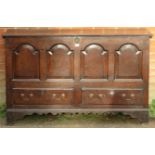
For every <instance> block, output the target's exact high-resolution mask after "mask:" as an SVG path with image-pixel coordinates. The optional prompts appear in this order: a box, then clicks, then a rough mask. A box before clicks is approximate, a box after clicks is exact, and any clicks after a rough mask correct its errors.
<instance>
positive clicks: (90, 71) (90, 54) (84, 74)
mask: <svg viewBox="0 0 155 155" xmlns="http://www.w3.org/2000/svg"><path fill="white" fill-rule="evenodd" d="M107 71H108V52H107V51H106V50H105V49H104V48H103V47H102V46H101V45H99V44H96V43H94V44H90V45H87V46H86V47H85V48H84V50H83V51H81V78H88V79H102V78H107Z"/></svg>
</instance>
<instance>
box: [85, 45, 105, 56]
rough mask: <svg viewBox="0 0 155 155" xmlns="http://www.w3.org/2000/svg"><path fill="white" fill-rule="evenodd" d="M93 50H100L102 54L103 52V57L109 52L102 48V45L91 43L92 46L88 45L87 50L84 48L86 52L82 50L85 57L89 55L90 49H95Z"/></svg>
mask: <svg viewBox="0 0 155 155" xmlns="http://www.w3.org/2000/svg"><path fill="white" fill-rule="evenodd" d="M93 48H98V49H99V50H100V52H101V55H104V54H106V53H107V50H106V49H105V48H104V47H103V46H102V45H100V44H98V43H93V44H92V43H91V44H88V45H87V46H86V47H85V48H84V50H82V53H83V54H84V55H87V54H88V53H87V51H88V50H89V49H93Z"/></svg>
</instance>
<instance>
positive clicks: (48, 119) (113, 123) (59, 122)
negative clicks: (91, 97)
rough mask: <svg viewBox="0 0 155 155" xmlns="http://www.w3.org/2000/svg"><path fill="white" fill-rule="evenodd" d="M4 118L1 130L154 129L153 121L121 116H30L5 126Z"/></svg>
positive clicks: (0, 122)
mask: <svg viewBox="0 0 155 155" xmlns="http://www.w3.org/2000/svg"><path fill="white" fill-rule="evenodd" d="M5 120H6V119H5V117H1V118H0V127H1V128H154V127H155V119H150V121H149V122H148V123H140V122H138V120H136V119H132V118H130V117H129V116H124V115H122V114H117V115H105V114H102V115H101V114H100V115H99V114H96V115H95V114H90V115H84V114H83V115H82V114H80V115H69V114H64V115H57V116H52V115H43V116H39V115H32V116H26V117H25V118H24V119H21V120H18V121H16V122H14V123H13V124H11V125H6V121H5Z"/></svg>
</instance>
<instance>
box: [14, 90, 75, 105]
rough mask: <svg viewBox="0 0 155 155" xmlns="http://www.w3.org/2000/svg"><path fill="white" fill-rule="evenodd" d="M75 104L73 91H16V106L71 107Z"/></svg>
mask: <svg viewBox="0 0 155 155" xmlns="http://www.w3.org/2000/svg"><path fill="white" fill-rule="evenodd" d="M72 103H73V90H72V89H69V90H14V91H13V104H15V105H69V104H72Z"/></svg>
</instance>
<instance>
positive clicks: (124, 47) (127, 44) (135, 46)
mask: <svg viewBox="0 0 155 155" xmlns="http://www.w3.org/2000/svg"><path fill="white" fill-rule="evenodd" d="M127 48H133V49H135V51H136V54H139V53H141V52H142V51H141V50H140V49H139V47H138V46H137V45H136V44H133V43H125V44H123V45H121V46H120V47H119V48H118V50H116V53H117V54H121V53H120V52H123V50H124V49H127Z"/></svg>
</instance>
